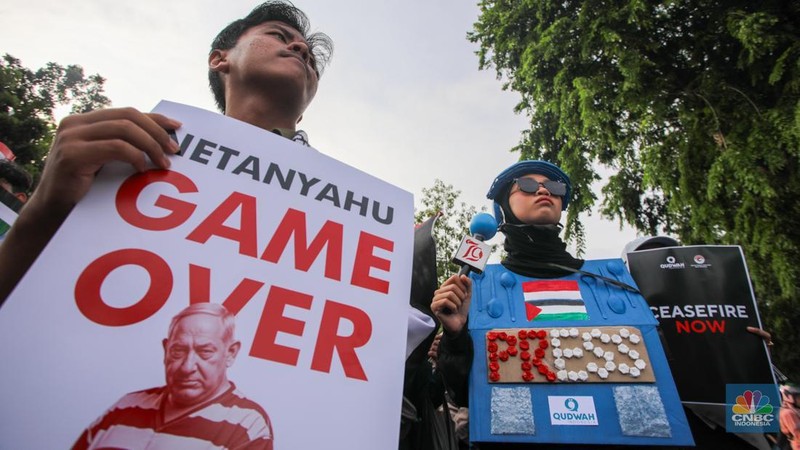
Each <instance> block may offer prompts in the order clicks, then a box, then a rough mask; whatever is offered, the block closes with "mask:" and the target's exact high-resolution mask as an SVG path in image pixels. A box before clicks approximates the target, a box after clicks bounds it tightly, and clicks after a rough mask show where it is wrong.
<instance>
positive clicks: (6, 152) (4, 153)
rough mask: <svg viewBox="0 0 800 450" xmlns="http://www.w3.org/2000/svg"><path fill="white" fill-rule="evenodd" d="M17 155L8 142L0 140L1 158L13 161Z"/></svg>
mask: <svg viewBox="0 0 800 450" xmlns="http://www.w3.org/2000/svg"><path fill="white" fill-rule="evenodd" d="M16 157H17V155H15V154H14V152H12V151H11V149H10V148H8V146H7V145H6V144H3V143H2V142H0V159H7V160H9V161H13V160H14V159H15V158H16Z"/></svg>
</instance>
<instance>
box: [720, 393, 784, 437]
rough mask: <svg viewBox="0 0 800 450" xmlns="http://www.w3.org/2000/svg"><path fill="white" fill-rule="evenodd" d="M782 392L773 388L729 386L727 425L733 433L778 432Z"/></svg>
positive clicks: (728, 429)
mask: <svg viewBox="0 0 800 450" xmlns="http://www.w3.org/2000/svg"><path fill="white" fill-rule="evenodd" d="M778 398H779V397H778V391H777V390H776V389H775V385H772V384H728V385H725V400H726V401H727V406H726V408H725V409H726V423H725V429H726V431H728V432H729V433H773V432H777V431H778V417H777V413H778V406H779V402H778Z"/></svg>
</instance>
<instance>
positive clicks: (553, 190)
mask: <svg viewBox="0 0 800 450" xmlns="http://www.w3.org/2000/svg"><path fill="white" fill-rule="evenodd" d="M514 183H517V186H519V190H520V191H522V192H527V193H528V194H535V193H536V192H537V191H539V186H544V188H545V189H547V192H549V193H550V195H555V196H558V197H563V196H564V195H566V194H567V185H566V184H564V183H562V182H560V181H552V180H547V181H536V180H534V179H533V178H517V179H515V180H514Z"/></svg>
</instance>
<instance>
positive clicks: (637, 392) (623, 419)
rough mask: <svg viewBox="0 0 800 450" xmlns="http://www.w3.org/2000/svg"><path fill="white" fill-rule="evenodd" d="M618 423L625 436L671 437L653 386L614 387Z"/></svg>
mask: <svg viewBox="0 0 800 450" xmlns="http://www.w3.org/2000/svg"><path fill="white" fill-rule="evenodd" d="M614 402H615V403H616V405H617V414H618V415H619V425H620V427H621V428H622V434H624V435H625V436H643V437H672V430H671V429H670V426H669V420H667V413H666V412H665V411H664V404H663V403H662V402H661V395H660V394H659V393H658V388H657V387H655V386H617V387H615V388H614Z"/></svg>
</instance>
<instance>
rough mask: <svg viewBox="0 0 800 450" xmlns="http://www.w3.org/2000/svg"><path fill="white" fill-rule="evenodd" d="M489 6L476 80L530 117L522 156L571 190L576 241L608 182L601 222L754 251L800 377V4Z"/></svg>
mask: <svg viewBox="0 0 800 450" xmlns="http://www.w3.org/2000/svg"><path fill="white" fill-rule="evenodd" d="M479 4H480V7H481V14H480V17H479V18H478V21H477V23H475V26H474V31H473V32H471V33H469V35H468V37H469V39H470V40H471V41H472V42H477V43H479V44H480V50H479V52H478V55H479V58H480V67H481V68H482V69H485V68H489V67H494V68H495V70H496V72H497V75H498V78H501V79H503V80H504V89H512V90H514V91H517V92H519V93H520V94H521V96H522V100H521V101H520V103H519V104H518V105H517V108H516V109H517V111H519V112H523V111H524V112H525V113H527V114H528V116H529V118H530V124H531V127H530V129H529V130H527V131H526V132H524V133H523V136H522V138H521V140H520V143H519V145H518V146H517V147H516V148H515V149H516V150H517V151H519V152H520V153H521V157H522V158H531V157H533V158H542V159H547V160H551V161H554V162H557V163H558V164H559V165H561V166H562V167H563V168H564V169H565V170H566V172H567V173H569V174H570V176H571V178H572V182H573V186H574V188H575V198H574V200H573V201H571V203H570V211H569V213H568V217H567V231H568V235H569V234H570V233H572V234H577V235H578V237H580V236H581V229H580V225H579V224H577V221H578V220H577V219H578V214H579V213H580V212H582V211H587V210H589V208H590V207H591V206H592V205H593V204H594V203H595V201H596V200H597V198H596V196H595V195H594V194H593V193H592V191H591V190H590V184H591V183H592V182H593V181H595V180H598V179H599V176H598V170H597V169H598V167H605V168H606V169H608V170H610V172H611V176H610V179H609V180H608V182H607V183H606V184H605V186H604V187H603V189H602V194H603V200H602V204H601V206H602V210H601V211H602V213H603V215H604V216H606V217H609V218H615V219H618V220H620V221H624V222H627V223H629V224H630V225H632V226H634V227H635V228H636V229H637V230H639V231H640V232H643V233H646V234H658V233H670V234H674V235H677V236H679V238H680V239H681V241H683V242H684V243H686V244H696V243H724V244H739V245H742V246H743V248H744V251H745V254H746V256H747V259H748V266H749V268H750V271H751V275H752V278H753V282H754V286H755V289H756V293H757V297H758V299H759V302H760V309H761V311H762V313H763V314H764V315H765V316H766V327H767V328H769V329H771V330H773V332H775V333H776V335H777V336H776V338H777V340H778V342H781V343H782V344H783V345H780V346H776V347H775V352H776V355H775V356H776V359H777V360H778V362H779V364H781V365H782V366H783V367H784V368H785V369H786V371H787V372H789V374H791V375H792V376H794V377H800V354H798V353H797V352H796V350H794V349H795V348H797V347H796V346H797V345H799V344H800V330H798V325H797V324H798V323H800V312H799V311H800V307H799V306H800V301H798V300H797V295H798V294H799V293H800V292H798V282H799V281H800V278H799V277H800V264H797V261H800V202H799V201H798V200H799V199H800V176H798V175H800V173H798V172H800V161H798V157H800V3H797V2H796V1H782V0H766V1H763V2H751V1H747V0H728V1H722V0H692V1H689V0H676V1H669V2H660V1H648V0H618V1H595V0H564V1H560V2H535V1H521V2H512V1H509V0H481V1H480V3H479ZM789 324H794V325H789Z"/></svg>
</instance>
